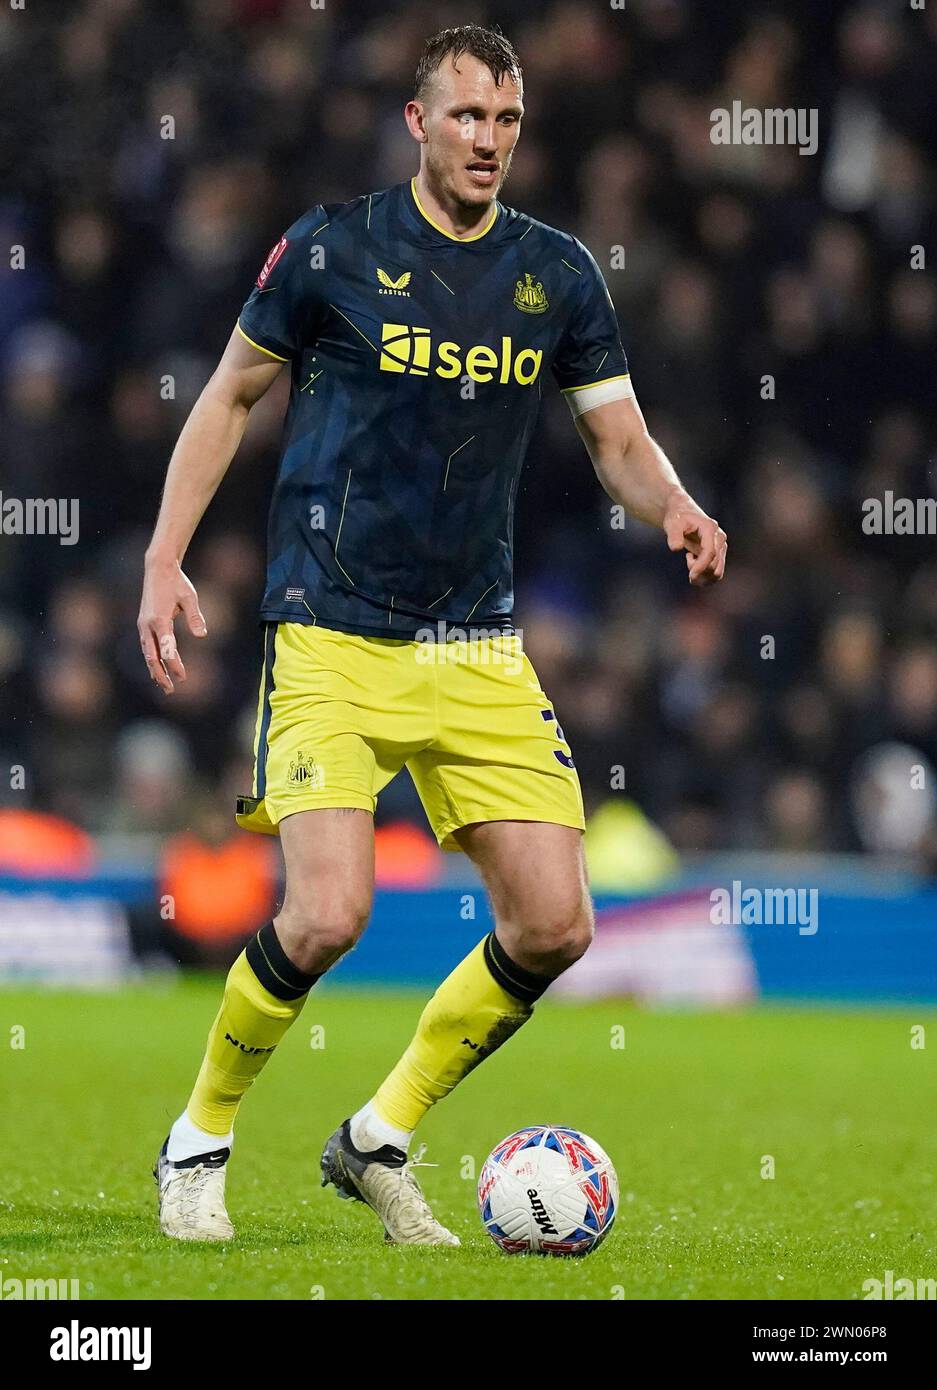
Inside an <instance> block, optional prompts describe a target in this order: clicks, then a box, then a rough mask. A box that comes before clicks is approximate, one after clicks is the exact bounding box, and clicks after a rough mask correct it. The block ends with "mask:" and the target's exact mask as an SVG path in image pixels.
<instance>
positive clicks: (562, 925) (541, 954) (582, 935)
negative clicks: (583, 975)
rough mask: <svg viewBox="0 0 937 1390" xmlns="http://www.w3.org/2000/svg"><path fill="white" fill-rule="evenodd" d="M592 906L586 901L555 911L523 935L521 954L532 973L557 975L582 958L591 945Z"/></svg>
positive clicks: (592, 929) (592, 928) (558, 907)
mask: <svg viewBox="0 0 937 1390" xmlns="http://www.w3.org/2000/svg"><path fill="white" fill-rule="evenodd" d="M593 931H594V922H593V915H592V904H591V903H590V902H588V901H587V900H583V901H581V902H576V903H571V904H569V905H567V906H564V905H563V904H557V905H556V907H555V908H554V909H553V910H552V911H551V912H550V913H549V914H548V915H547V916H545V917H544V918H543V919H542V920H541V921H540V922H538V923H536V924H531V926H530V927H529V929H528V930H527V931H525V932H524V933H523V938H522V939H523V947H524V954H525V955H526V956H527V957H528V958H529V959H532V960H534V961H536V965H535V966H534V967H533V968H534V969H541V970H543V972H544V973H545V974H551V975H558V974H560V973H561V972H562V971H564V970H567V969H568V968H569V967H570V966H571V965H574V964H575V963H576V961H577V960H579V959H580V958H581V957H582V956H584V955H585V953H586V951H587V950H588V949H589V946H590V943H591V941H592V935H593Z"/></svg>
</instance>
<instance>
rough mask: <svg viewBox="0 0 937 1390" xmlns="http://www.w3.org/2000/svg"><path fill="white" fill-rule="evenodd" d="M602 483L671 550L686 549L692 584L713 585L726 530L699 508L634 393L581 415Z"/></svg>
mask: <svg viewBox="0 0 937 1390" xmlns="http://www.w3.org/2000/svg"><path fill="white" fill-rule="evenodd" d="M576 428H577V429H578V431H579V434H580V436H581V437H582V440H583V443H584V444H585V446H586V448H587V449H588V451H589V457H590V458H591V460H592V465H593V467H594V468H595V471H596V475H597V476H598V479H599V482H600V483H601V484H602V486H603V487H604V489H605V491H606V492H607V493H608V495H609V497H611V498H612V500H613V501H614V502H617V503H619V505H620V506H622V507H624V509H625V511H626V512H627V513H628V515H629V516H633V517H636V518H637V519H638V520H639V521H646V522H648V523H649V525H651V526H659V527H660V528H661V530H662V531H663V532H664V535H665V536H666V537H667V544H668V545H669V546H670V549H671V550H685V551H686V552H687V557H686V563H687V570H688V572H689V580H690V583H691V584H697V585H700V586H702V585H705V584H713V583H715V582H716V580H718V579H721V578H722V576H723V574H724V572H725V566H726V546H727V541H726V533H725V531H723V529H722V527H721V526H720V525H719V523H718V521H716V520H715V519H714V518H713V517H711V516H707V514H706V513H705V512H704V511H703V509H702V507H700V506H698V505H697V504H696V502H694V501H693V498H692V497H691V496H690V494H689V493H688V492H687V490H686V488H685V487H684V486H683V484H682V483H681V482H680V479H679V478H678V477H677V474H676V471H675V470H674V467H673V465H672V464H671V462H670V460H669V459H668V458H667V455H666V454H665V453H664V451H663V449H662V448H661V447H660V445H659V444H656V443H655V442H654V440H653V439H652V438H651V436H650V434H649V433H648V429H647V425H646V424H645V421H644V416H643V415H642V413H641V408H640V406H639V405H638V403H637V401H636V400H635V399H634V396H633V394H632V395H631V396H630V397H626V398H622V399H618V400H613V401H608V402H606V403H605V404H604V405H596V406H594V407H593V408H592V409H591V410H586V411H584V412H583V413H582V414H580V415H577V416H576Z"/></svg>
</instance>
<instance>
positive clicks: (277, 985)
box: [247, 922, 321, 1000]
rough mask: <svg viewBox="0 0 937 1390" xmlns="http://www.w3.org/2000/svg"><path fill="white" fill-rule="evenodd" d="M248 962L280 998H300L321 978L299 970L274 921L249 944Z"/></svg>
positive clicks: (260, 979)
mask: <svg viewBox="0 0 937 1390" xmlns="http://www.w3.org/2000/svg"><path fill="white" fill-rule="evenodd" d="M247 963H248V965H249V966H250V968H251V970H253V972H254V974H255V975H256V976H257V978H258V980H259V981H260V983H261V984H262V985H263V987H264V989H265V990H267V991H268V993H270V994H272V995H274V996H275V997H276V998H277V999H289V1000H292V999H300V998H302V996H303V995H304V994H308V992H309V990H311V989H312V987H313V985H314V984H315V982H316V980H318V979H320V978H321V976H319V975H306V974H304V973H303V971H302V970H297V968H296V966H295V965H294V964H293V962H292V961H291V960H290V958H289V956H288V955H287V954H286V952H285V951H284V949H283V947H282V946H281V945H280V942H279V939H278V937H277V933H276V928H275V927H274V925H273V923H272V922H268V923H267V925H266V926H264V927H261V929H260V931H259V932H258V933H257V935H256V936H255V937H254V938H253V939H252V940H251V941H249V942H248V943H247Z"/></svg>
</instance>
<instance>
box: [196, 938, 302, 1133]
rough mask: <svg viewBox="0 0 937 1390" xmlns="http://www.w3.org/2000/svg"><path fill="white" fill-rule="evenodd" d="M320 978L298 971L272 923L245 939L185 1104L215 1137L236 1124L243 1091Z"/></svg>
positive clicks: (226, 984) (232, 969)
mask: <svg viewBox="0 0 937 1390" xmlns="http://www.w3.org/2000/svg"><path fill="white" fill-rule="evenodd" d="M318 978H319V976H318V975H306V974H304V973H303V972H302V971H301V970H297V969H296V966H295V965H294V964H293V963H292V961H291V960H290V959H289V957H288V956H287V955H286V953H285V951H284V950H283V948H282V946H281V945H280V943H279V941H278V940H277V935H276V931H275V930H274V926H273V923H272V922H268V923H267V925H266V926H265V927H262V928H261V930H260V931H259V932H258V933H257V935H256V936H255V937H254V939H253V940H252V941H251V942H249V943H248V946H247V948H246V950H244V951H242V952H241V954H240V955H239V956H238V958H237V960H236V961H235V962H234V964H233V965H232V967H231V970H230V972H229V974H228V978H227V980H226V982H225V990H224V997H223V999H222V1001H221V1008H220V1009H219V1010H218V1015H217V1017H216V1019H215V1021H214V1023H213V1024H212V1026H211V1031H210V1033H209V1034H208V1045H207V1047H206V1050H205V1059H204V1061H203V1062H202V1067H201V1070H200V1071H199V1074H198V1079H197V1080H196V1083H195V1089H194V1090H193V1092H192V1095H191V1096H190V1098H189V1103H188V1105H187V1107H186V1109H187V1111H188V1115H189V1119H190V1120H191V1121H192V1123H193V1124H196V1125H198V1126H199V1128H200V1129H204V1130H206V1131H207V1133H209V1134H219V1135H221V1134H227V1133H228V1132H229V1131H230V1130H231V1129H232V1128H233V1127H234V1117H235V1115H236V1114H237V1110H238V1106H239V1105H240V1103H241V1099H242V1097H243V1095H244V1093H245V1091H246V1090H247V1088H248V1086H250V1084H251V1082H252V1081H253V1080H254V1078H255V1077H256V1076H258V1075H259V1074H260V1072H261V1071H262V1069H263V1067H264V1066H265V1065H266V1063H267V1061H268V1060H269V1058H270V1055H271V1053H272V1052H273V1050H274V1048H275V1047H276V1045H277V1043H278V1042H279V1041H280V1039H281V1038H282V1037H283V1036H284V1034H285V1033H286V1030H287V1029H288V1028H289V1026H290V1024H291V1023H292V1022H293V1021H294V1020H295V1019H297V1018H298V1017H299V1015H300V1012H301V1011H302V1007H303V1005H304V1004H305V1002H306V995H307V994H308V993H309V990H310V988H311V986H312V985H313V984H315V982H316V980H317V979H318Z"/></svg>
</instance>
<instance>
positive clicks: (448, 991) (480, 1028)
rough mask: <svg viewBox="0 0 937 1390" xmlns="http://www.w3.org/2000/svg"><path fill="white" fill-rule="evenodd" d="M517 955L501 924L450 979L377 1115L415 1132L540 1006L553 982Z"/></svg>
mask: <svg viewBox="0 0 937 1390" xmlns="http://www.w3.org/2000/svg"><path fill="white" fill-rule="evenodd" d="M552 982H553V981H552V978H550V979H548V978H547V977H546V976H543V975H535V974H533V973H532V972H531V971H529V970H524V969H522V968H521V967H520V966H519V965H517V964H516V963H515V962H514V961H512V960H511V958H510V956H508V954H507V952H506V951H505V950H504V947H503V946H502V945H501V943H500V941H498V939H497V937H496V936H495V934H494V932H492V933H491V935H490V936H487V937H486V938H485V939H484V941H480V942H479V943H478V945H477V946H476V947H475V949H474V950H473V951H471V952H470V953H469V955H467V956H466V957H465V960H464V961H462V963H461V964H460V965H457V966H456V968H455V970H453V972H452V974H451V975H449V976H447V978H446V979H445V980H443V982H442V984H441V985H440V986H439V988H438V989H437V991H436V993H435V994H434V995H433V997H432V999H431V1000H430V1001H429V1003H428V1004H427V1006H426V1008H425V1009H424V1010H423V1013H422V1016H421V1017H420V1022H419V1024H418V1026H417V1030H416V1033H415V1034H414V1037H413V1041H412V1042H411V1043H410V1046H409V1047H408V1048H407V1050H406V1052H405V1053H404V1054H403V1056H402V1057H401V1059H400V1061H399V1062H398V1063H397V1065H396V1066H395V1067H394V1069H393V1071H392V1072H391V1073H390V1075H389V1076H388V1077H387V1079H386V1081H384V1082H382V1084H381V1086H380V1087H379V1088H378V1091H377V1094H376V1095H375V1096H374V1099H373V1102H372V1104H373V1107H374V1109H375V1111H376V1112H377V1114H378V1116H379V1117H380V1118H381V1119H383V1120H384V1121H386V1123H387V1124H390V1125H394V1126H395V1127H396V1128H397V1129H401V1130H406V1131H407V1132H408V1133H409V1132H410V1131H411V1130H413V1129H415V1128H416V1126H417V1123H418V1122H419V1121H420V1120H421V1119H422V1117H423V1116H424V1115H425V1114H426V1112H427V1110H428V1109H429V1108H430V1106H431V1105H435V1103H436V1101H438V1100H442V1098H443V1096H447V1095H448V1094H449V1092H450V1091H451V1090H453V1089H454V1087H456V1086H457V1085H458V1084H459V1082H460V1081H461V1080H462V1078H463V1077H464V1076H467V1075H468V1073H469V1072H470V1071H472V1069H473V1068H474V1067H477V1066H478V1064H479V1062H481V1061H483V1060H484V1059H485V1058H486V1057H488V1056H490V1055H491V1053H492V1052H494V1051H495V1050H496V1049H497V1048H499V1047H500V1046H501V1044H502V1043H503V1042H506V1041H507V1039H508V1038H509V1037H511V1035H512V1034H513V1033H516V1032H517V1030H518V1028H520V1026H521V1024H523V1023H526V1022H527V1020H528V1018H530V1015H531V1013H532V1012H533V1006H534V1002H535V1001H536V1000H537V999H539V997H540V995H541V994H542V993H543V991H544V990H545V989H546V988H547V986H548V985H550V984H552Z"/></svg>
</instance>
